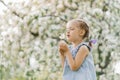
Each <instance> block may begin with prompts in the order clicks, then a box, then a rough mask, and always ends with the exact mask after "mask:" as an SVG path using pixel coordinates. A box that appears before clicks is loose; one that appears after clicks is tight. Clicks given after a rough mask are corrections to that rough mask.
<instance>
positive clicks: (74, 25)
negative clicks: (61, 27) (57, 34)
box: [66, 21, 78, 28]
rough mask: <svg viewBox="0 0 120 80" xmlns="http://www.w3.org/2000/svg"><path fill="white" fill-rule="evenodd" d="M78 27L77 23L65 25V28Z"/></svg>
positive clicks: (71, 22) (72, 22)
mask: <svg viewBox="0 0 120 80" xmlns="http://www.w3.org/2000/svg"><path fill="white" fill-rule="evenodd" d="M76 26H78V22H77V21H69V22H68V23H67V25H66V28H74V27H76Z"/></svg>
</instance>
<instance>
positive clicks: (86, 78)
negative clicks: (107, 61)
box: [63, 42, 96, 80]
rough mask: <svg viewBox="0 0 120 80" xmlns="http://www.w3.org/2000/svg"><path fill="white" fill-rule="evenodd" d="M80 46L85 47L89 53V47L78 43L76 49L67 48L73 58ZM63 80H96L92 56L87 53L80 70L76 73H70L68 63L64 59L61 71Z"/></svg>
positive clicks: (83, 43)
mask: <svg viewBox="0 0 120 80" xmlns="http://www.w3.org/2000/svg"><path fill="white" fill-rule="evenodd" d="M82 45H85V46H87V47H88V49H89V51H91V47H89V46H88V45H87V43H85V42H82V43H80V44H79V45H78V46H77V47H76V48H73V47H72V46H69V49H70V52H71V54H72V57H73V58H75V56H76V54H77V52H78V50H79V48H80V47H81V46H82ZM63 80H96V72H95V67H94V62H93V57H92V54H91V53H90V52H89V54H88V55H87V56H86V58H85V59H84V61H83V63H82V65H81V66H80V68H79V69H78V70H76V71H72V70H71V69H70V67H69V64H68V61H67V59H65V62H64V69H63Z"/></svg>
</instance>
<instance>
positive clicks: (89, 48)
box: [77, 43, 91, 51]
mask: <svg viewBox="0 0 120 80" xmlns="http://www.w3.org/2000/svg"><path fill="white" fill-rule="evenodd" d="M83 45H85V46H86V47H87V48H88V50H89V51H91V47H90V46H89V45H88V44H87V43H82V44H81V45H79V46H78V49H77V51H78V50H79V49H80V47H81V46H83Z"/></svg>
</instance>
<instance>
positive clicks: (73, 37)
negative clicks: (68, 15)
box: [66, 22, 81, 42]
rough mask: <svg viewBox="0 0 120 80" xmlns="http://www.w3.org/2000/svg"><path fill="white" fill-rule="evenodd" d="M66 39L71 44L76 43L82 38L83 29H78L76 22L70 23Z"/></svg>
mask: <svg viewBox="0 0 120 80" xmlns="http://www.w3.org/2000/svg"><path fill="white" fill-rule="evenodd" d="M66 37H67V40H68V41H70V42H76V41H77V40H79V39H80V37H81V29H80V28H78V27H77V23H76V22H68V24H67V26H66Z"/></svg>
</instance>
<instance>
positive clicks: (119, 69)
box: [114, 61, 120, 74]
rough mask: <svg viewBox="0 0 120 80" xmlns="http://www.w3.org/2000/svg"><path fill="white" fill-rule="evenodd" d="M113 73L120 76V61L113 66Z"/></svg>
mask: <svg viewBox="0 0 120 80" xmlns="http://www.w3.org/2000/svg"><path fill="white" fill-rule="evenodd" d="M114 72H115V73H116V74H120V61H118V62H117V63H116V65H115V66H114Z"/></svg>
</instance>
